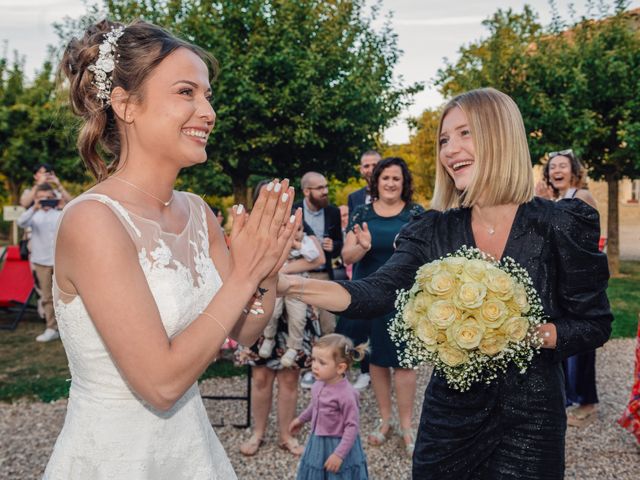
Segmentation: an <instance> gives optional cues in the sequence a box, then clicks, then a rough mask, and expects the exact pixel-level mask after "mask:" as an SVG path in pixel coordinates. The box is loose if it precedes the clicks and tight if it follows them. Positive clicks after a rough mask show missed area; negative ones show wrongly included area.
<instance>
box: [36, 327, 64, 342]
mask: <svg viewBox="0 0 640 480" xmlns="http://www.w3.org/2000/svg"><path fill="white" fill-rule="evenodd" d="M59 338H60V334H59V333H58V331H57V330H54V329H53V328H47V329H46V330H45V331H44V332H43V333H41V334H40V335H38V336H37V337H36V342H50V341H52V340H57V339H59Z"/></svg>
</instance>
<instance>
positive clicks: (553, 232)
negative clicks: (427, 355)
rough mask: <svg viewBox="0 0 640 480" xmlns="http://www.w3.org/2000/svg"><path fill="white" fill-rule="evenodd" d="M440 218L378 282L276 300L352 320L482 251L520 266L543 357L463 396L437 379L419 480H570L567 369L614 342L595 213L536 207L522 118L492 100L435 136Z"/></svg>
mask: <svg viewBox="0 0 640 480" xmlns="http://www.w3.org/2000/svg"><path fill="white" fill-rule="evenodd" d="M432 207H433V208H435V209H437V210H440V211H437V210H431V211H428V212H426V213H424V214H422V215H420V216H418V217H417V219H415V220H414V221H412V222H410V223H409V225H407V226H406V227H405V228H404V229H403V230H402V231H401V232H400V234H399V236H398V239H397V240H396V250H395V253H394V255H393V256H392V257H391V258H390V259H389V261H388V262H387V263H386V264H385V265H384V266H383V267H382V268H380V269H379V270H378V271H377V272H376V273H374V274H373V275H371V276H369V277H367V278H365V279H362V280H358V281H354V282H345V283H330V282H320V281H316V280H301V279H298V278H293V277H280V280H279V283H278V289H279V290H281V291H283V292H286V293H287V294H289V295H291V294H293V295H298V296H300V297H301V299H302V300H303V301H304V302H306V303H310V304H312V305H317V306H319V307H322V308H327V309H330V310H333V311H336V312H341V314H343V315H345V316H348V317H356V318H366V317H375V316H377V315H381V314H384V313H387V312H389V311H391V310H392V309H393V306H394V305H393V304H394V300H395V297H396V294H395V292H396V290H397V289H408V288H410V287H411V285H412V284H413V281H414V277H415V273H416V270H417V269H418V268H419V267H420V266H422V265H423V264H425V263H428V262H431V261H433V260H436V259H438V258H440V257H443V256H445V255H447V254H448V253H453V252H455V251H457V250H458V249H459V248H460V247H462V246H463V245H466V246H469V247H477V248H479V249H481V250H482V251H484V252H486V253H488V254H490V255H491V256H493V257H494V258H496V259H500V258H502V257H503V256H508V257H512V258H513V259H514V260H515V261H516V262H518V263H519V264H520V265H521V266H522V267H523V268H525V269H526V270H527V271H528V273H529V276H530V277H531V278H532V280H533V284H534V287H535V288H536V290H537V291H538V293H539V295H540V298H541V299H542V305H543V308H544V311H545V313H546V315H547V316H548V318H549V322H548V323H546V324H545V325H542V326H541V327H539V333H540V336H541V338H542V340H543V351H542V353H541V354H540V355H537V356H536V357H535V358H534V359H533V362H532V364H531V366H530V367H529V369H528V370H527V371H526V373H524V374H520V373H519V372H518V369H517V368H515V367H514V366H513V365H512V366H511V367H509V368H508V370H507V371H506V372H505V374H504V375H503V376H502V377H500V378H498V379H496V380H495V381H493V382H492V383H491V384H488V385H487V384H484V383H477V384H475V386H473V387H471V389H470V390H468V391H466V392H459V391H457V390H454V389H452V388H450V387H449V386H448V384H447V382H446V380H445V379H444V378H443V377H440V376H437V375H434V376H432V378H431V381H430V382H429V386H428V387H427V390H426V392H425V398H424V403H423V409H422V418H421V420H420V426H419V430H418V438H417V441H416V446H415V452H414V456H413V478H414V479H438V480H446V479H455V480H464V479H531V480H533V479H535V480H540V479H558V480H559V479H561V478H563V476H564V439H565V431H566V415H565V408H564V387H563V381H564V377H563V374H562V359H563V358H566V357H567V356H569V355H573V354H575V353H578V352H581V351H585V350H590V349H593V348H595V347H597V346H599V345H602V344H603V343H604V342H605V341H606V340H607V339H608V338H609V334H610V331H611V321H612V316H611V312H610V309H609V302H608V300H607V296H606V287H607V281H608V278H609V274H608V270H607V261H606V257H605V256H604V255H603V254H602V253H600V252H599V251H598V237H599V234H600V229H599V221H598V214H597V212H596V211H595V210H594V209H593V208H591V207H590V206H589V205H587V204H585V203H584V202H581V201H576V200H567V201H563V202H550V201H547V200H543V199H534V197H533V173H532V169H531V159H530V155H529V150H528V147H527V137H526V134H525V130H524V124H523V122H522V117H521V115H520V112H519V110H518V108H517V106H516V104H515V103H514V102H513V100H512V99H511V98H509V97H508V96H506V95H504V94H503V93H501V92H498V91H497V90H494V89H481V90H473V91H470V92H467V93H464V94H462V95H460V96H458V97H456V98H454V99H453V100H451V101H450V102H449V103H448V104H447V105H446V107H445V109H444V111H443V114H442V117H441V119H440V125H439V128H438V163H437V170H436V190H435V193H434V198H433V201H432Z"/></svg>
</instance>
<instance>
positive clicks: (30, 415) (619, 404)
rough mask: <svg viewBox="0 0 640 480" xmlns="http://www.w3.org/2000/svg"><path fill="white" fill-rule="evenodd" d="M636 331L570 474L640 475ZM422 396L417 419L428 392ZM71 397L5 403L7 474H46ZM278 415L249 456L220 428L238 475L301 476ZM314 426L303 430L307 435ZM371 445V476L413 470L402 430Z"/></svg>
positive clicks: (577, 447)
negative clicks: (633, 408)
mask: <svg viewBox="0 0 640 480" xmlns="http://www.w3.org/2000/svg"><path fill="white" fill-rule="evenodd" d="M634 345H635V341H634V340H632V339H625V340H612V341H610V342H609V343H608V344H607V345H606V346H605V347H604V348H602V349H600V350H599V351H598V390H599V394H600V413H599V417H598V419H597V420H596V421H595V422H593V423H592V424H591V425H589V426H587V427H585V428H583V429H575V428H571V427H570V428H569V431H568V434H567V469H566V479H568V480H590V479H594V480H595V479H597V480H608V479H616V480H627V479H628V480H637V479H638V478H639V477H638V475H639V474H638V472H640V448H638V446H637V445H636V444H635V441H634V439H633V437H632V436H631V435H630V434H629V433H628V432H626V431H625V430H623V429H622V428H620V427H619V426H618V425H617V424H616V423H615V420H616V419H617V418H618V416H619V414H620V413H621V412H622V410H623V408H624V405H625V404H626V402H627V400H628V396H629V391H630V388H631V381H632V378H631V377H632V372H633V358H634V356H633V349H634ZM427 375H428V372H427V371H426V370H423V371H421V372H420V375H419V386H418V392H422V391H423V390H424V387H425V385H426V381H427V378H428V377H427ZM244 388H245V381H244V380H243V379H241V378H233V379H215V380H209V381H207V382H205V383H204V384H203V386H202V389H203V391H206V392H211V393H214V392H215V393H218V394H219V393H222V392H226V393H227V394H232V392H234V393H242V392H243V391H244ZM308 395H309V394H308V392H304V393H303V394H302V395H301V396H300V400H299V402H298V403H299V406H300V407H302V406H306V404H307V402H308V398H309V397H308ZM418 397H419V401H417V402H416V407H415V408H416V421H417V418H418V417H417V415H418V412H419V409H420V404H421V401H420V400H421V398H422V394H421V393H419V395H418ZM207 403H208V404H207V409H208V410H209V412H210V416H211V419H212V421H213V422H218V421H219V419H220V418H224V419H225V421H226V422H227V423H229V422H242V421H244V420H243V418H244V417H243V414H244V412H245V409H244V404H241V403H240V402H215V403H214V402H207ZM65 408H66V401H64V400H60V401H57V402H54V403H50V404H46V403H39V402H37V403H28V402H24V401H22V402H18V403H15V404H0V479H1V480H5V479H6V480H9V479H11V480H16V479H19V480H23V479H24V480H28V479H38V478H40V477H41V475H42V472H43V470H44V467H45V465H46V462H47V459H48V457H49V454H50V453H51V449H52V448H53V444H54V442H55V439H56V436H57V435H58V433H59V431H60V428H61V426H62V423H63V420H64V414H65ZM361 418H362V432H364V433H363V435H362V436H363V437H365V436H366V432H368V431H369V430H370V429H371V428H372V426H373V425H374V423H375V420H376V407H375V399H374V398H373V392H372V391H371V389H368V390H366V391H365V392H363V395H362V405H361ZM273 420H274V415H272V416H271V424H270V434H269V435H268V437H267V439H266V440H267V444H266V445H264V446H263V447H262V448H261V449H260V452H259V453H258V455H257V456H256V457H253V458H249V459H247V458H244V457H242V455H240V454H239V453H238V445H239V444H240V443H241V442H242V440H243V439H244V438H247V436H248V435H249V432H248V430H244V429H236V428H234V427H231V426H227V427H219V428H217V429H216V431H217V433H218V436H219V437H220V440H221V441H222V443H223V445H224V446H225V448H226V449H227V452H228V454H229V456H230V458H231V462H232V463H233V465H234V467H235V469H236V472H237V474H238V478H239V479H241V480H244V479H256V478H260V480H271V479H273V480H281V479H289V478H295V471H296V464H297V461H296V459H294V458H293V457H292V456H291V455H289V454H287V453H286V452H283V451H282V450H279V449H278V448H277V446H276V440H277V439H276V436H275V434H274V423H273ZM306 433H307V431H306V430H305V431H304V434H305V435H306ZM363 444H364V445H365V451H366V454H367V458H368V462H369V469H370V476H371V478H372V479H390V480H391V479H393V480H397V479H408V478H410V460H409V459H408V458H406V456H405V455H404V453H403V449H402V446H401V440H400V439H399V437H393V438H392V439H390V440H389V441H388V442H387V443H386V444H384V445H383V446H382V447H379V448H373V447H369V446H368V445H366V442H363Z"/></svg>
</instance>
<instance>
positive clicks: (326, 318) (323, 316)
mask: <svg viewBox="0 0 640 480" xmlns="http://www.w3.org/2000/svg"><path fill="white" fill-rule="evenodd" d="M309 278H313V279H315V280H330V279H329V274H328V273H327V272H309ZM313 309H314V310H315V312H316V315H317V316H318V321H319V322H320V331H321V333H322V335H328V334H329V333H333V332H334V331H335V329H336V316H335V315H334V314H333V313H331V312H328V311H327V310H323V309H321V308H316V307H313Z"/></svg>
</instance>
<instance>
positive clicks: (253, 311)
mask: <svg viewBox="0 0 640 480" xmlns="http://www.w3.org/2000/svg"><path fill="white" fill-rule="evenodd" d="M249 311H250V312H251V313H253V314H254V315H257V314H258V311H257V310H254V309H253V308H252V309H251V310H249Z"/></svg>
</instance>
